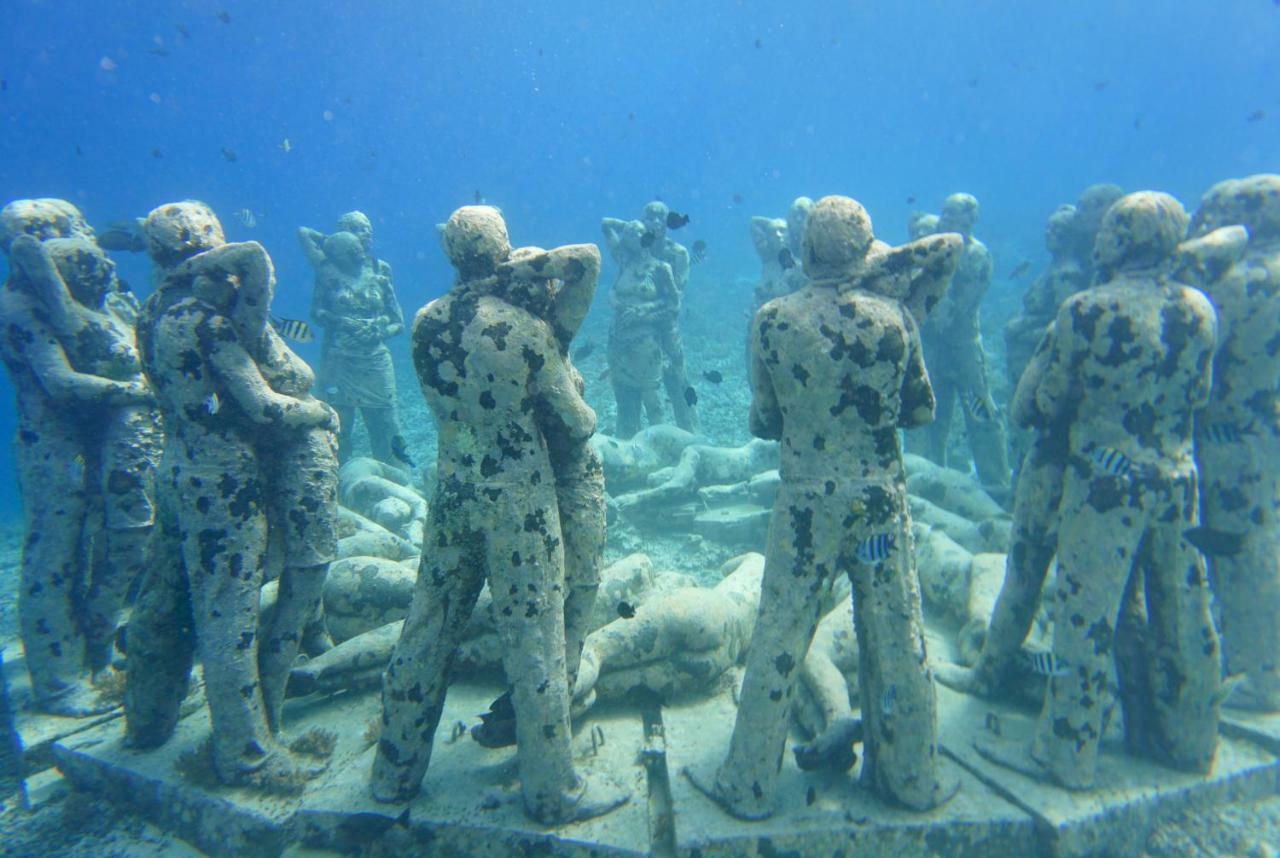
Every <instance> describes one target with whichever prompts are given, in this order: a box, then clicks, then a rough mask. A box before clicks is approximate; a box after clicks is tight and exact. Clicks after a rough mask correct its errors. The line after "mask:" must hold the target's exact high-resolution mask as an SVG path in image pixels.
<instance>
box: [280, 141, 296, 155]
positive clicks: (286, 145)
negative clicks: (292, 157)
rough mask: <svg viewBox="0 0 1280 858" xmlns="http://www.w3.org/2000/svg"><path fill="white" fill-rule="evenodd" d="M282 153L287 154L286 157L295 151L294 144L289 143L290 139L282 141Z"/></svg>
mask: <svg viewBox="0 0 1280 858" xmlns="http://www.w3.org/2000/svg"><path fill="white" fill-rule="evenodd" d="M280 151H281V152H283V153H285V154H286V155H288V154H289V153H290V152H292V151H293V144H292V143H291V142H289V138H288V137H286V138H284V139H283V140H281V141H280Z"/></svg>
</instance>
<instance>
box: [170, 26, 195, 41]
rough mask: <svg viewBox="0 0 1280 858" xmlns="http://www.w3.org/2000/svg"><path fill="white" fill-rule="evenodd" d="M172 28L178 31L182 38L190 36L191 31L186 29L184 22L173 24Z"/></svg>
mask: <svg viewBox="0 0 1280 858" xmlns="http://www.w3.org/2000/svg"><path fill="white" fill-rule="evenodd" d="M173 29H175V30H177V31H178V35H179V36H182V38H184V39H189V38H191V31H190V30H188V29H187V25H186V24H174V25H173Z"/></svg>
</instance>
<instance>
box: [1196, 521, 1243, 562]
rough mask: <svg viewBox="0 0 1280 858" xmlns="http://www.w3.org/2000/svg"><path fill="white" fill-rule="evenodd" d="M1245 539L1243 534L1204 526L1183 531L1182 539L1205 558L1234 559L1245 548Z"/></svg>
mask: <svg viewBox="0 0 1280 858" xmlns="http://www.w3.org/2000/svg"><path fill="white" fill-rule="evenodd" d="M1244 537H1245V534H1243V533H1231V532H1230V531H1226V530H1215V529H1213V528H1212V527H1205V526H1204V525H1200V526H1199V527H1192V528H1188V529H1187V530H1184V531H1182V538H1183V539H1185V540H1187V542H1190V543H1191V544H1192V545H1193V546H1194V547H1195V549H1196V550H1197V551H1199V552H1200V553H1201V554H1203V555H1204V556H1205V557H1234V556H1235V555H1237V554H1239V553H1240V551H1241V550H1242V549H1243V548H1244Z"/></svg>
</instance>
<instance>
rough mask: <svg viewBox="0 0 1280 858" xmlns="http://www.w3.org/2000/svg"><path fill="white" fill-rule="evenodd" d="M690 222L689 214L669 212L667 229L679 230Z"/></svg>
mask: <svg viewBox="0 0 1280 858" xmlns="http://www.w3.org/2000/svg"><path fill="white" fill-rule="evenodd" d="M688 222H689V216H688V215H687V214H680V212H667V229H679V228H680V227H682V226H684V225H685V224H687V223H688Z"/></svg>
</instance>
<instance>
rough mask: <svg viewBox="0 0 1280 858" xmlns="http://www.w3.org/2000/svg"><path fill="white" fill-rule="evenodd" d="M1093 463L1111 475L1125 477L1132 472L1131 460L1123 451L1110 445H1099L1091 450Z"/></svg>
mask: <svg viewBox="0 0 1280 858" xmlns="http://www.w3.org/2000/svg"><path fill="white" fill-rule="evenodd" d="M1093 463H1094V464H1095V465H1097V466H1098V467H1099V468H1100V469H1101V470H1102V472H1103V473H1106V474H1110V475H1111V476H1113V477H1127V476H1129V475H1130V474H1131V473H1132V472H1133V462H1132V461H1131V460H1130V459H1129V457H1128V456H1126V455H1125V454H1124V453H1121V452H1120V451H1119V450H1115V449H1112V448H1111V447H1099V448H1098V449H1097V450H1094V451H1093Z"/></svg>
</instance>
